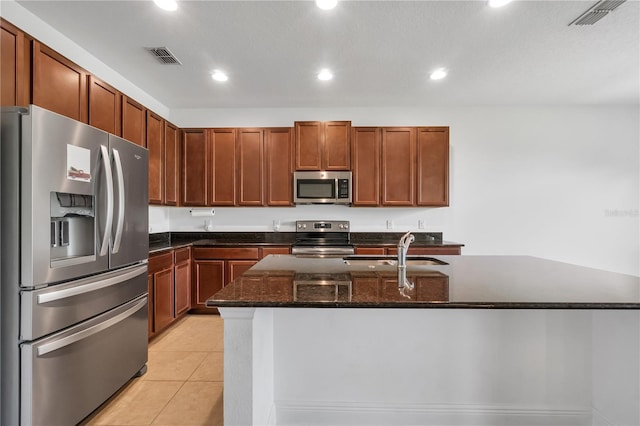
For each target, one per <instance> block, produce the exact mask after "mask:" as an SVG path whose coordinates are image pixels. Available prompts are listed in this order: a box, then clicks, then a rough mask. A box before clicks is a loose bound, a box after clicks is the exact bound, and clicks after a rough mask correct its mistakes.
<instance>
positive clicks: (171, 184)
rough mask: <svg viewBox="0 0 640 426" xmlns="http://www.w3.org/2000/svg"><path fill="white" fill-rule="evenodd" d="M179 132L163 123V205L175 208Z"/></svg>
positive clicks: (178, 169)
mask: <svg viewBox="0 0 640 426" xmlns="http://www.w3.org/2000/svg"><path fill="white" fill-rule="evenodd" d="M179 137H180V131H179V130H178V128H177V127H176V126H174V125H173V124H171V123H167V122H166V121H165V123H164V174H163V175H164V176H163V177H164V204H166V205H168V206H177V205H178V199H179V198H180V197H179V192H178V191H179V188H180V184H179V182H180V174H179V173H180V139H179Z"/></svg>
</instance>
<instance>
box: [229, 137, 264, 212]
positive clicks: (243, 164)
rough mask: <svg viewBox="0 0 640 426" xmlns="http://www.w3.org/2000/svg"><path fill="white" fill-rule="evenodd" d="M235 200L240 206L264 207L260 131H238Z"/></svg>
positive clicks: (262, 152)
mask: <svg viewBox="0 0 640 426" xmlns="http://www.w3.org/2000/svg"><path fill="white" fill-rule="evenodd" d="M236 145H237V151H236V155H237V157H236V161H237V163H236V164H237V171H238V178H237V179H238V180H237V194H236V197H237V200H238V205H240V206H264V195H263V185H264V167H263V164H264V140H263V131H262V129H238V141H237V144H236Z"/></svg>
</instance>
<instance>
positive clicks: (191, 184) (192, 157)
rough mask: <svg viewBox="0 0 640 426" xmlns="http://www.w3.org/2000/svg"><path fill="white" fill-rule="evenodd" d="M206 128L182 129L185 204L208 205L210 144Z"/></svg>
mask: <svg viewBox="0 0 640 426" xmlns="http://www.w3.org/2000/svg"><path fill="white" fill-rule="evenodd" d="M207 133H208V132H207V131H206V130H204V129H184V130H183V131H182V161H181V167H180V170H181V174H182V179H181V181H182V185H181V191H180V193H181V196H182V205H184V206H206V205H207V184H208V181H209V176H208V172H209V167H210V166H209V160H208V159H209V146H208V145H209V144H208V143H207V139H208V138H207Z"/></svg>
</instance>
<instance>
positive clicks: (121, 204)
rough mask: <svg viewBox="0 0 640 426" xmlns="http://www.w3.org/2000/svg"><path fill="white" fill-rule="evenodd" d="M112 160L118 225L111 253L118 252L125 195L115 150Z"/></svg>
mask: <svg viewBox="0 0 640 426" xmlns="http://www.w3.org/2000/svg"><path fill="white" fill-rule="evenodd" d="M113 158H114V160H115V164H116V177H117V178H118V223H117V225H116V236H115V238H114V240H113V248H112V249H111V252H112V253H117V252H118V251H120V242H121V241H122V231H123V228H124V211H125V198H126V197H125V194H124V173H123V172H122V161H121V160H120V153H119V152H118V150H117V149H115V148H114V149H113Z"/></svg>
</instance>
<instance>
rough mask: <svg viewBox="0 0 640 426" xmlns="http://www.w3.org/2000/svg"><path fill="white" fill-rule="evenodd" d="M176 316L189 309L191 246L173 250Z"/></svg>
mask: <svg viewBox="0 0 640 426" xmlns="http://www.w3.org/2000/svg"><path fill="white" fill-rule="evenodd" d="M174 255H175V267H174V275H175V282H176V284H175V285H176V302H175V316H176V318H177V317H179V316H180V315H182V314H184V313H185V312H187V311H188V310H189V309H191V248H189V247H186V248H183V249H178V250H175V252H174Z"/></svg>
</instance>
